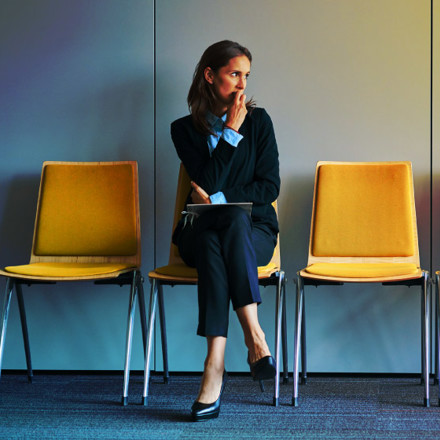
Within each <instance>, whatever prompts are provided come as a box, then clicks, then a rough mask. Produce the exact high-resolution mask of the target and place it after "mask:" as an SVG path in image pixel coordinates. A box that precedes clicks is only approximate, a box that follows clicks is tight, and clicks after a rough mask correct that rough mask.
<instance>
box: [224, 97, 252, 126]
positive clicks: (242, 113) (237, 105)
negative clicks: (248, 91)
mask: <svg viewBox="0 0 440 440" xmlns="http://www.w3.org/2000/svg"><path fill="white" fill-rule="evenodd" d="M246 114H247V108H246V95H244V94H243V90H239V91H238V92H237V93H236V94H235V97H234V101H232V104H231V106H230V107H229V108H228V111H227V112H226V122H225V126H226V127H229V128H232V129H233V130H235V131H238V130H239V129H240V127H241V124H243V122H244V118H245V117H246Z"/></svg>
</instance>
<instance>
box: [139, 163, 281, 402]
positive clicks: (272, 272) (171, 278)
mask: <svg viewBox="0 0 440 440" xmlns="http://www.w3.org/2000/svg"><path fill="white" fill-rule="evenodd" d="M190 190H191V184H190V178H189V176H188V174H187V172H186V170H185V168H184V166H183V165H182V164H181V165H180V171H179V178H178V184H177V195H176V204H175V209H174V222H173V231H174V228H175V227H176V225H177V222H178V221H179V219H180V217H181V213H182V211H183V210H184V208H185V203H186V199H187V197H188V194H189V192H190ZM275 208H276V204H275ZM148 277H149V278H150V282H151V296H150V311H149V321H148V337H147V356H146V360H145V378H144V393H143V400H144V404H145V405H146V404H147V398H148V388H149V381H150V369H151V347H152V337H153V327H154V320H155V315H156V304H157V302H158V303H159V320H160V324H161V338H162V354H163V362H164V381H165V382H168V357H167V342H166V330H165V312H164V303H163V289H162V286H164V285H167V286H175V285H196V284H197V270H196V269H195V268H192V267H189V266H187V265H186V264H185V263H184V262H183V260H182V259H181V257H180V255H179V250H178V249H177V246H175V245H174V244H173V243H171V245H170V255H169V260H168V265H167V266H163V267H158V268H156V269H154V270H153V271H151V272H150V273H149V274H148ZM258 280H259V284H260V285H261V286H269V285H273V286H275V287H276V294H277V296H276V320H275V335H276V336H275V358H276V361H277V374H276V377H275V388H274V398H273V402H274V405H278V398H279V360H280V359H279V358H280V356H279V342H280V334H281V330H282V334H283V337H282V343H283V361H284V381H285V382H286V381H287V342H286V320H285V307H283V306H284V305H285V277H284V272H283V271H282V270H281V262H280V246H279V238H278V243H277V246H276V248H275V251H274V255H273V257H272V260H271V261H270V262H269V264H268V265H267V266H262V267H259V268H258Z"/></svg>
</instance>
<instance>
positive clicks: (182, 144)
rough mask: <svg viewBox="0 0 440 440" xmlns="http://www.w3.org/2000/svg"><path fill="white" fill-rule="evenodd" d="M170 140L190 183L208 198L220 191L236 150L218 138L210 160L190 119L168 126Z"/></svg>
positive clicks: (202, 139) (201, 139)
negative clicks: (194, 184)
mask: <svg viewBox="0 0 440 440" xmlns="http://www.w3.org/2000/svg"><path fill="white" fill-rule="evenodd" d="M171 138H172V140H173V143H174V146H175V148H176V151H177V154H178V156H179V158H180V160H181V161H182V163H183V165H184V166H185V169H186V171H187V172H188V174H189V176H190V178H191V180H193V181H194V182H196V183H197V184H198V185H200V186H201V187H202V188H203V189H204V190H205V191H206V192H207V193H208V194H215V193H216V192H218V191H220V188H222V187H223V186H224V184H225V182H226V181H227V178H228V174H229V171H230V169H231V166H232V163H233V158H234V153H235V152H236V148H235V147H233V146H232V145H230V144H229V143H228V142H226V141H225V140H224V139H223V138H220V140H219V143H218V145H217V147H216V148H215V150H214V151H213V153H212V156H210V155H209V151H208V145H207V142H206V137H205V136H203V135H201V134H199V133H198V132H197V131H196V129H195V128H194V126H193V125H192V121H191V119H190V118H183V119H178V120H176V121H174V122H173V123H172V124H171Z"/></svg>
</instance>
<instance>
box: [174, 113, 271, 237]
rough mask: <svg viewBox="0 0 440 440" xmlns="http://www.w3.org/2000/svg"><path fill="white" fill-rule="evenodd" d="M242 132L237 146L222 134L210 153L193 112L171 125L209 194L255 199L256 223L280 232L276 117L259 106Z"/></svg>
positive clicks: (184, 159)
mask: <svg viewBox="0 0 440 440" xmlns="http://www.w3.org/2000/svg"><path fill="white" fill-rule="evenodd" d="M239 132H240V134H242V135H243V139H242V140H241V141H240V143H239V144H238V146H237V147H233V146H232V145H230V144H228V143H227V142H226V141H225V140H224V139H223V138H220V140H219V143H218V145H217V147H216V148H215V150H214V151H213V153H212V156H211V157H210V156H209V150H208V144H207V138H206V135H203V134H201V133H200V132H198V131H197V130H196V128H195V126H194V124H193V121H192V117H191V115H188V116H185V117H183V118H180V119H177V120H176V121H174V122H173V123H172V124H171V137H172V139H173V142H174V146H175V148H176V151H177V154H178V156H179V158H180V160H181V161H182V162H183V165H184V166H185V169H186V171H187V172H188V174H189V176H190V178H191V180H193V181H194V182H196V183H197V184H198V185H200V186H201V187H202V188H203V189H204V190H205V191H206V192H207V193H208V194H209V195H211V194H215V193H216V192H218V191H222V192H223V194H224V195H225V197H226V200H227V201H228V202H253V208H252V221H253V223H254V224H255V225H258V226H259V227H263V228H264V229H269V230H270V231H271V232H272V233H274V234H277V233H278V221H277V217H276V213H275V210H274V209H273V207H272V202H273V201H274V200H276V199H277V197H278V194H279V191H280V172H279V162H278V148H277V143H276V139H275V133H274V130H273V125H272V121H271V119H270V117H269V115H268V114H267V113H266V111H265V110H264V109H262V108H255V109H253V110H252V111H251V112H249V113H248V114H247V115H246V118H245V120H244V122H243V124H242V125H241V127H240V130H239Z"/></svg>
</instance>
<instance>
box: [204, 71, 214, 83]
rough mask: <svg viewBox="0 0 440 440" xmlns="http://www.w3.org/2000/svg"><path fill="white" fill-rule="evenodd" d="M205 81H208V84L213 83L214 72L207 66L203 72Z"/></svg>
mask: <svg viewBox="0 0 440 440" xmlns="http://www.w3.org/2000/svg"><path fill="white" fill-rule="evenodd" d="M203 74H204V76H205V79H206V81H208V83H209V84H214V72H213V71H212V69H211V68H210V67H207V68H206V69H205V71H204V72H203Z"/></svg>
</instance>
